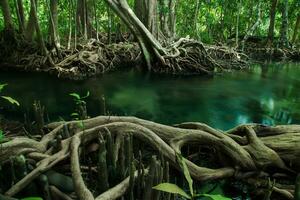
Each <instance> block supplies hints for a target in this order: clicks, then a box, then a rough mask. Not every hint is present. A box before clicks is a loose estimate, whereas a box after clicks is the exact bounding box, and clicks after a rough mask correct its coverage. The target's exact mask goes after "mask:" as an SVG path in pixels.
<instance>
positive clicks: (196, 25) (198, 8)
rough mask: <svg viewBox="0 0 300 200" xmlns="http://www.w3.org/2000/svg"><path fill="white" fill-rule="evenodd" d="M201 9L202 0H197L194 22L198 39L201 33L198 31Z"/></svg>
mask: <svg viewBox="0 0 300 200" xmlns="http://www.w3.org/2000/svg"><path fill="white" fill-rule="evenodd" d="M199 10H200V0H196V8H195V14H194V21H193V24H194V34H195V36H196V38H197V39H198V40H199V39H200V34H199V33H198V18H199Z"/></svg>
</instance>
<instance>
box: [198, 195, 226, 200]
mask: <svg viewBox="0 0 300 200" xmlns="http://www.w3.org/2000/svg"><path fill="white" fill-rule="evenodd" d="M196 197H208V198H210V199H212V200H232V199H231V198H227V197H224V196H222V195H219V194H217V195H216V194H198V195H196Z"/></svg>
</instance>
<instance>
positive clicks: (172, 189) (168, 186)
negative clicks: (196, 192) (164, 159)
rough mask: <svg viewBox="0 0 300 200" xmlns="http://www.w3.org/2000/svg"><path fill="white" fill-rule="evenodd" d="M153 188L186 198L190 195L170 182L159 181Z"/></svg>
mask: <svg viewBox="0 0 300 200" xmlns="http://www.w3.org/2000/svg"><path fill="white" fill-rule="evenodd" d="M153 189H155V190H159V191H163V192H168V193H172V194H179V195H181V196H183V197H185V198H187V199H191V197H190V195H188V194H187V193H186V192H185V191H184V190H183V189H181V188H180V187H178V186H177V185H175V184H172V183H161V184H158V185H157V186H155V187H153Z"/></svg>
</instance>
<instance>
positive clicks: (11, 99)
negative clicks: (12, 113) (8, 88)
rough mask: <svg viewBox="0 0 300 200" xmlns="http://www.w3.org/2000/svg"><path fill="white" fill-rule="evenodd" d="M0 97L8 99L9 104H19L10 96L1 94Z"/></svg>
mask: <svg viewBox="0 0 300 200" xmlns="http://www.w3.org/2000/svg"><path fill="white" fill-rule="evenodd" d="M1 97H2V98H3V99H5V100H7V101H9V103H11V104H16V105H17V106H20V103H19V102H18V101H17V100H15V99H13V98H11V97H7V96H1Z"/></svg>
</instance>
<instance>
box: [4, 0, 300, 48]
mask: <svg viewBox="0 0 300 200" xmlns="http://www.w3.org/2000/svg"><path fill="white" fill-rule="evenodd" d="M1 2H2V11H4V12H3V13H4V16H3V15H1V16H0V29H1V30H2V29H3V28H4V26H5V23H6V26H7V27H8V28H9V26H13V27H14V28H17V30H18V32H21V33H23V32H24V33H25V35H26V36H27V38H28V39H32V38H33V31H34V24H33V22H34V16H33V14H34V13H33V10H32V7H33V6H32V3H31V2H30V0H2V1H1ZM35 3H36V10H37V18H38V22H39V24H40V29H41V34H42V35H43V36H44V38H46V40H47V41H49V43H50V44H51V43H52V42H54V40H56V42H57V43H59V42H61V43H65V44H67V42H68V40H71V38H74V35H76V36H77V37H82V38H86V39H87V38H91V37H93V38H97V33H98V34H99V33H107V36H109V37H111V34H118V33H127V32H129V31H128V29H127V27H126V26H125V25H124V23H123V22H122V21H121V20H120V18H119V17H117V16H116V15H115V14H114V12H112V11H111V9H110V8H109V7H108V5H107V3H106V2H105V1H100V0H65V1H62V0H40V1H35ZM128 3H129V5H130V6H131V7H132V8H133V9H134V11H135V13H136V14H137V16H139V17H140V19H141V16H142V15H145V13H144V12H141V11H142V7H143V5H142V4H145V5H147V4H149V5H150V7H151V8H150V7H147V11H148V13H149V12H151V13H152V15H153V14H154V15H155V16H154V18H156V20H155V21H154V23H156V26H158V27H160V28H159V29H160V30H159V33H157V34H163V35H164V37H171V36H175V35H176V37H186V36H190V37H191V38H195V39H201V40H202V41H203V42H206V43H216V42H225V41H227V39H228V38H234V37H236V36H237V34H239V35H246V33H247V32H249V31H251V30H250V29H251V28H253V29H254V30H253V31H252V33H251V34H253V35H256V36H262V37H266V36H269V37H272V35H273V34H274V36H275V37H279V36H280V35H281V34H280V33H281V32H283V31H285V30H283V29H285V27H284V26H286V32H287V37H288V39H289V40H290V42H292V43H296V42H297V41H299V39H298V38H299V26H300V25H299V24H300V12H299V10H300V1H298V0H268V1H262V0H259V1H253V0H246V1H241V0H205V1H204V0H196V1H194V0H186V1H178V0H158V1H157V0H148V1H134V0H128ZM5 4H8V5H7V6H8V7H7V6H6V5H5ZM151 9H152V11H151ZM143 13H144V14H143ZM5 16H6V18H7V19H6V20H4V18H5ZM142 17H144V16H142ZM152 17H153V16H152ZM273 17H274V18H273ZM284 20H285V21H284ZM142 21H143V20H142ZM283 21H284V23H283ZM255 24H257V25H255ZM273 24H274V28H272V26H273ZM253 26H255V27H253ZM52 27H54V31H52V29H53V28H52ZM273 32H274V33H273ZM102 36H104V35H103V34H100V35H98V38H99V37H102ZM53 37H55V38H53ZM116 40H117V39H116V38H115V40H111V39H110V38H109V39H108V40H107V41H108V42H115V41H116Z"/></svg>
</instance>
